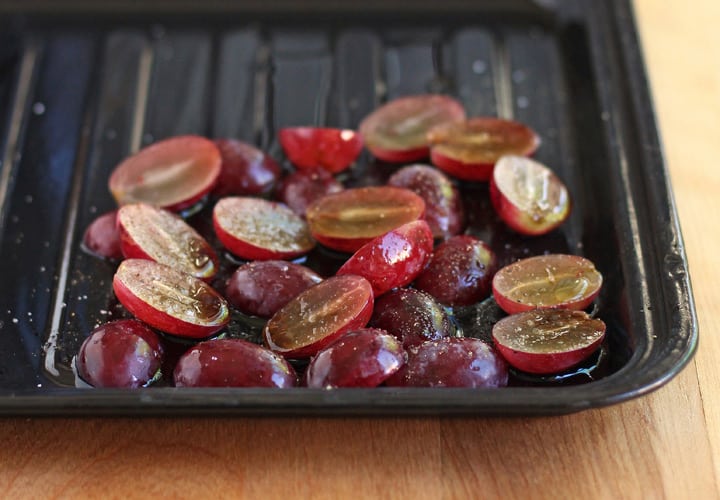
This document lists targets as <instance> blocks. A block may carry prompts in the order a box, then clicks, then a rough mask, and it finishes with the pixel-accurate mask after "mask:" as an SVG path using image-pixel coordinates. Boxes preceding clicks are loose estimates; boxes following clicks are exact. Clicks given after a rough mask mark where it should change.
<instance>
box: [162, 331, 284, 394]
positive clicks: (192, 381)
mask: <svg viewBox="0 0 720 500" xmlns="http://www.w3.org/2000/svg"><path fill="white" fill-rule="evenodd" d="M174 380H175V385H176V386H177V387H276V388H287V387H294V386H295V385H296V384H297V375H296V374H295V370H293V368H292V366H290V365H289V364H288V362H287V361H285V359H283V358H282V356H278V355H277V354H275V353H274V352H272V351H270V350H269V349H266V348H264V347H262V346H259V345H257V344H253V343H250V342H246V341H244V340H239V339H218V340H208V341H205V342H201V343H199V344H198V345H196V346H195V347H193V348H192V349H190V350H189V351H187V352H186V353H185V354H184V355H183V356H182V357H181V358H180V360H179V361H178V364H177V366H176V368H175V373H174Z"/></svg>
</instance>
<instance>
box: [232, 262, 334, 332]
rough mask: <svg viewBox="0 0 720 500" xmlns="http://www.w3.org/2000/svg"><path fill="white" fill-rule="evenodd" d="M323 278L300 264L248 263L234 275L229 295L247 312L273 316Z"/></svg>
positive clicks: (236, 305)
mask: <svg viewBox="0 0 720 500" xmlns="http://www.w3.org/2000/svg"><path fill="white" fill-rule="evenodd" d="M321 281H322V278H321V277H320V275H319V274H317V273H316V272H315V271H313V270H312V269H310V268H307V267H305V266H301V265H300V264H293V263H292V262H285V261H284V260H265V261H255V262H248V263H247V264H244V265H242V266H240V267H239V268H238V269H237V270H236V271H235V272H234V273H233V275H232V276H231V277H230V280H229V281H228V285H227V289H226V292H225V296H226V297H227V299H228V302H230V304H232V305H233V306H235V307H236V308H237V309H239V310H240V311H242V312H243V313H245V314H249V315H251V316H259V317H261V318H269V317H270V316H272V315H273V314H275V313H276V312H277V311H279V310H280V309H281V308H282V307H284V306H285V305H286V304H287V303H288V302H290V300H292V299H294V298H295V297H297V296H298V295H299V294H300V293H301V292H304V291H305V290H307V289H308V288H309V287H311V286H312V285H316V284H318V283H320V282H321Z"/></svg>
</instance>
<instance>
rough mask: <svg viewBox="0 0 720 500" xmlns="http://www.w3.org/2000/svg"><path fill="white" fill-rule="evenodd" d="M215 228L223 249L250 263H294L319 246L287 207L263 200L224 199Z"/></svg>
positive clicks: (215, 215) (216, 212)
mask: <svg viewBox="0 0 720 500" xmlns="http://www.w3.org/2000/svg"><path fill="white" fill-rule="evenodd" d="M213 226H214V228H215V234H216V235H217V237H218V239H219V240H220V242H221V243H222V244H223V246H225V248H227V249H228V250H229V251H230V252H232V253H233V254H235V255H237V256H238V257H240V258H241V259H246V260H274V259H292V258H295V257H299V256H300V255H304V254H306V253H308V252H309V251H310V250H312V249H313V247H314V246H315V241H314V240H313V239H312V237H311V236H310V231H309V230H308V225H307V223H306V222H305V221H304V220H302V219H301V218H300V217H299V216H298V215H296V214H295V213H294V212H293V211H292V210H290V209H289V208H288V207H287V206H285V205H283V204H281V203H276V202H272V201H267V200H263V199H260V198H246V197H239V196H238V197H228V198H223V199H221V200H220V201H218V202H217V203H216V204H215V209H214V210H213Z"/></svg>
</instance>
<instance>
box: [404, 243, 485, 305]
mask: <svg viewBox="0 0 720 500" xmlns="http://www.w3.org/2000/svg"><path fill="white" fill-rule="evenodd" d="M495 262H496V259H495V254H494V253H493V252H492V250H491V249H490V247H489V246H488V245H486V244H485V243H483V242H482V241H480V240H478V239H477V238H475V237H473V236H469V235H459V236H453V237H452V238H450V239H449V240H447V241H445V242H444V243H441V244H440V245H438V247H437V248H436V249H435V253H434V255H433V257H432V259H431V260H430V263H429V264H428V266H427V267H426V268H425V270H424V271H423V272H422V273H420V275H419V276H418V278H417V279H416V280H415V283H414V285H415V287H416V288H419V289H420V290H424V291H426V292H427V293H429V294H430V295H432V296H433V297H435V299H437V300H438V302H440V303H441V304H444V305H446V306H450V307H454V306H466V305H470V304H474V303H476V302H480V301H481V300H483V299H485V298H486V297H487V296H488V295H490V289H491V283H492V277H493V274H494V273H495V269H496V264H495Z"/></svg>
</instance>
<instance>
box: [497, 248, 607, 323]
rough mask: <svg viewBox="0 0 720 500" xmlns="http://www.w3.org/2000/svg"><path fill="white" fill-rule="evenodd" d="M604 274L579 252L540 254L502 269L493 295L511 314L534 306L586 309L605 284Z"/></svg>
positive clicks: (534, 307)
mask: <svg viewBox="0 0 720 500" xmlns="http://www.w3.org/2000/svg"><path fill="white" fill-rule="evenodd" d="M602 281H603V279H602V274H600V272H599V271H598V270H597V269H595V265H594V264H593V263H592V262H591V261H589V260H588V259H585V258H583V257H580V256H578V255H564V254H550V255H538V256H535V257H529V258H527V259H523V260H519V261H517V262H514V263H512V264H510V265H508V266H505V267H503V268H502V269H500V270H499V271H498V272H497V273H496V274H495V277H494V278H493V283H492V286H493V295H494V297H495V301H496V302H497V303H498V305H499V306H500V307H501V308H502V309H503V310H504V311H505V312H507V313H508V314H515V313H519V312H524V311H530V310H533V309H573V310H579V309H585V308H586V307H588V306H589V305H590V303H591V302H592V301H593V300H595V297H597V295H598V293H600V288H601V286H602Z"/></svg>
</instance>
